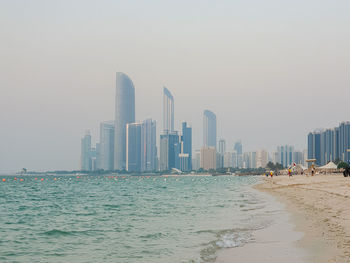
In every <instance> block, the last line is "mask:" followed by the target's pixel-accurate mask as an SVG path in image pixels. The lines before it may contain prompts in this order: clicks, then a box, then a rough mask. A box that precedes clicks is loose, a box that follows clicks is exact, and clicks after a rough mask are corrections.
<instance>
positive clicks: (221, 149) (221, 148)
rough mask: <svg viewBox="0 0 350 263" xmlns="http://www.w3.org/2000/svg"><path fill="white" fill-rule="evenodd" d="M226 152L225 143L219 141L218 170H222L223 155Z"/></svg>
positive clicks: (221, 140)
mask: <svg viewBox="0 0 350 263" xmlns="http://www.w3.org/2000/svg"><path fill="white" fill-rule="evenodd" d="M225 152H226V141H225V140H224V139H220V140H219V151H218V158H219V160H218V163H217V166H218V168H223V167H224V155H225Z"/></svg>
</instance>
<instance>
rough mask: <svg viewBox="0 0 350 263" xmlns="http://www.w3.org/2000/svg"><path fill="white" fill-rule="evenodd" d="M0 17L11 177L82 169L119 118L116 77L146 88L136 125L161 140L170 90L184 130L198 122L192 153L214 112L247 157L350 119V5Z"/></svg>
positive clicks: (2, 133) (6, 4) (103, 8)
mask: <svg viewBox="0 0 350 263" xmlns="http://www.w3.org/2000/svg"><path fill="white" fill-rule="evenodd" d="M197 3H198V2H197ZM183 4H186V7H187V8H185V9H184V8H183ZM67 6H69V8H67ZM81 6H84V12H81ZM0 7H1V8H0V14H1V15H0V20H1V23H2V24H3V25H8V26H4V27H2V28H1V29H0V33H1V35H2V36H3V41H2V42H1V43H0V47H1V48H0V52H1V55H2V56H1V57H2V60H1V62H0V66H1V69H2V77H1V79H0V86H1V96H0V100H1V101H0V111H1V112H2V113H3V114H1V115H0V123H1V129H0V138H1V147H0V171H1V172H6V171H18V170H20V169H22V168H23V167H26V168H28V169H30V170H39V171H40V170H73V169H75V168H76V167H77V166H78V164H79V162H80V161H79V155H80V154H79V153H80V143H79V142H80V141H79V139H77V138H81V136H82V135H83V134H84V131H85V130H86V129H87V128H89V129H91V136H92V144H93V145H94V144H95V142H96V141H97V140H98V138H99V125H98V123H100V122H101V121H103V120H113V119H114V118H115V116H114V106H115V105H114V99H115V94H114V92H115V72H116V71H123V72H125V73H127V74H128V75H129V76H130V77H131V78H132V80H133V83H134V85H135V86H136V87H137V88H138V92H137V96H136V97H135V104H136V105H137V106H136V109H135V111H136V112H137V116H136V117H137V119H135V121H137V122H139V121H142V120H145V119H147V118H150V117H152V118H153V119H154V120H156V121H157V122H158V124H159V125H157V134H160V132H161V130H162V104H161V101H162V96H163V94H162V87H164V86H166V87H167V88H169V90H171V91H172V94H173V96H174V97H176V114H175V116H174V126H175V127H174V130H180V129H181V123H182V122H183V121H187V122H188V123H190V124H191V127H192V133H193V134H194V135H196V136H193V149H194V150H195V149H199V148H200V147H201V146H202V142H203V138H202V125H203V123H202V112H203V110H204V109H210V110H212V111H213V112H215V113H216V115H217V116H218V127H217V132H218V134H217V135H218V138H225V140H226V145H227V148H228V149H231V147H232V145H233V144H234V142H235V141H236V140H238V139H241V140H242V142H243V143H244V148H245V151H246V152H249V151H254V150H256V149H263V148H265V149H266V150H267V151H273V150H275V149H276V147H277V146H278V145H294V146H295V148H296V149H304V148H306V145H307V138H306V137H305V134H307V133H308V132H309V131H312V130H315V129H316V128H319V127H335V126H337V125H338V124H339V123H340V122H342V121H347V120H349V116H348V110H347V109H348V98H349V96H350V89H349V88H348V85H349V82H350V79H349V74H348V68H349V67H350V64H349V61H350V60H349V53H350V52H349V41H350V37H349V34H345V33H344V32H348V26H347V25H348V24H349V23H350V17H349V15H348V10H349V2H348V1H343V0H340V1H315V0H311V1H306V2H305V1H299V0H298V1H291V2H288V3H287V2H286V3H284V4H283V5H280V4H277V2H276V1H274V0H267V1H263V2H262V1H257V0H255V1H252V2H249V3H248V2H244V1H238V2H228V1H226V2H220V3H214V2H204V3H201V4H200V5H198V4H194V2H192V1H190V2H188V1H187V2H184V1H183V2H181V1H180V2H173V3H165V2H160V1H151V2H149V3H142V2H140V3H139V4H138V8H135V6H134V5H133V3H130V2H126V1H125V2H120V1H115V2H110V1H102V2H100V5H99V7H98V8H96V5H95V4H94V3H93V2H92V1H79V0H78V1H74V2H71V1H65V0H62V1H58V2H55V3H52V4H50V5H48V4H46V3H45V2H44V1H34V2H31V3H28V4H27V5H26V8H23V6H22V3H21V4H19V2H18V1H3V2H1V4H0ZM145 10H146V11H147V12H145ZM180 14H181V15H180ZM321 105H327V106H326V107H323V106H321ZM157 140H159V139H158V138H157Z"/></svg>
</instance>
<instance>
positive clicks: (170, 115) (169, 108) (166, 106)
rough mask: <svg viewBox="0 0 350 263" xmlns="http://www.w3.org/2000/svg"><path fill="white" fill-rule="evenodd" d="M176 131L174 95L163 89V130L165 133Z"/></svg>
mask: <svg viewBox="0 0 350 263" xmlns="http://www.w3.org/2000/svg"><path fill="white" fill-rule="evenodd" d="M173 131H174V97H173V95H171V93H170V91H169V90H168V89H167V88H166V87H164V89H163V132H164V133H165V134H169V133H172V132H173Z"/></svg>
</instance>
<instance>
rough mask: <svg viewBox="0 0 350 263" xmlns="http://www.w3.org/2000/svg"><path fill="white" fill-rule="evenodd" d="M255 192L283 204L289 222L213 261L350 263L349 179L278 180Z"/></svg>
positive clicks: (262, 232) (281, 219)
mask: <svg viewBox="0 0 350 263" xmlns="http://www.w3.org/2000/svg"><path fill="white" fill-rule="evenodd" d="M255 188H256V189H258V190H259V191H262V192H264V193H266V194H268V195H270V196H273V197H275V198H276V200H277V201H279V202H280V203H281V204H283V205H284V206H285V209H286V211H287V212H288V215H289V216H288V218H287V217H286V216H284V215H282V216H279V217H278V219H277V220H276V222H275V223H274V224H273V225H272V226H271V227H269V228H267V229H264V230H260V231H257V233H256V234H255V240H256V242H254V243H252V244H248V245H246V246H243V247H239V248H233V249H227V250H224V251H222V253H220V254H219V255H218V258H217V262H220V263H229V262H269V263H271V262H307V263H309V262H310V263H316V262H317V263H325V262H350V179H349V178H344V177H343V176H342V175H340V174H334V175H316V176H314V177H311V176H309V177H306V176H293V177H291V178H289V177H288V176H278V177H274V178H273V179H271V178H264V182H263V183H262V184H259V185H257V186H255ZM298 233H299V234H300V233H302V234H301V235H298ZM237 260H238V261H237Z"/></svg>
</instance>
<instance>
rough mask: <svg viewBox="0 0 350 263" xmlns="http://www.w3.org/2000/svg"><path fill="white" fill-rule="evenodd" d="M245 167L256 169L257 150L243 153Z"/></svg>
mask: <svg viewBox="0 0 350 263" xmlns="http://www.w3.org/2000/svg"><path fill="white" fill-rule="evenodd" d="M243 168H246V169H254V168H257V167H256V152H246V153H244V154H243Z"/></svg>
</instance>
